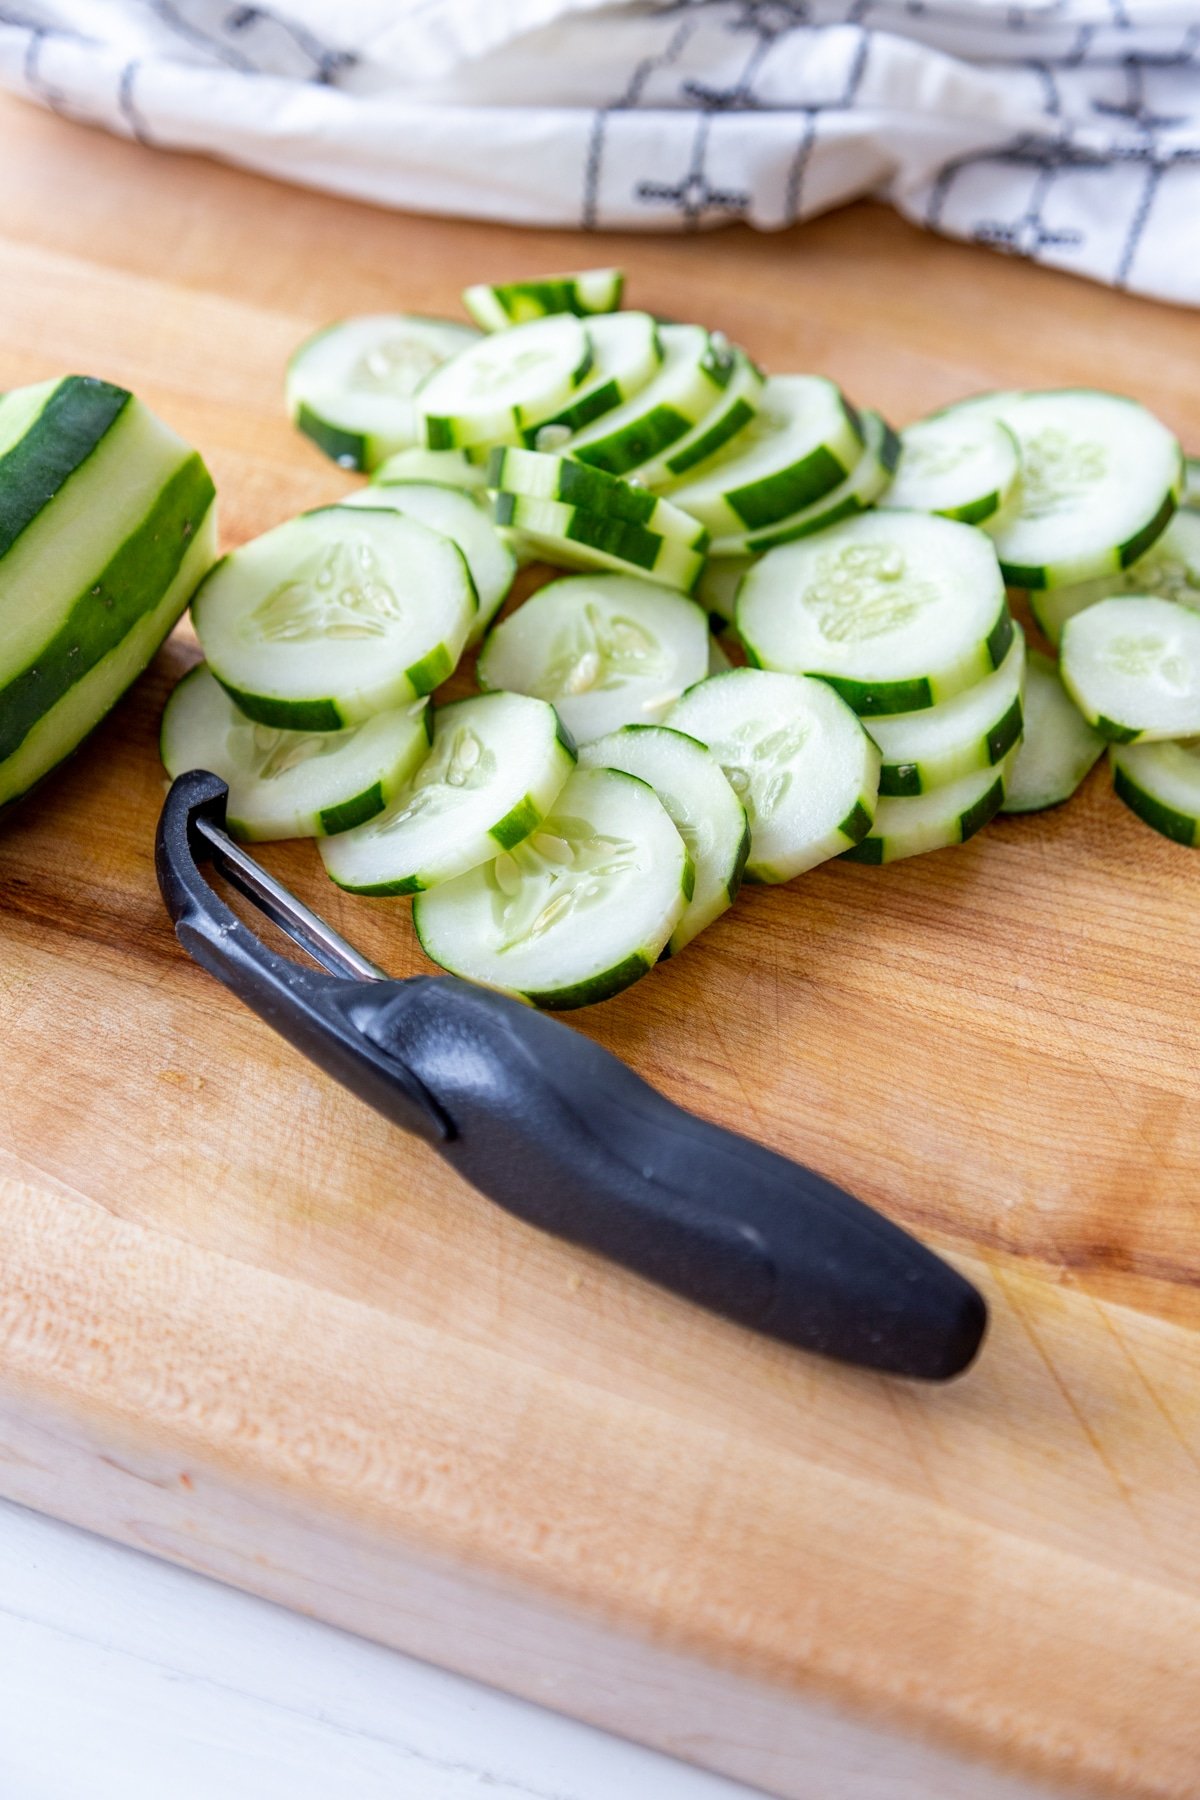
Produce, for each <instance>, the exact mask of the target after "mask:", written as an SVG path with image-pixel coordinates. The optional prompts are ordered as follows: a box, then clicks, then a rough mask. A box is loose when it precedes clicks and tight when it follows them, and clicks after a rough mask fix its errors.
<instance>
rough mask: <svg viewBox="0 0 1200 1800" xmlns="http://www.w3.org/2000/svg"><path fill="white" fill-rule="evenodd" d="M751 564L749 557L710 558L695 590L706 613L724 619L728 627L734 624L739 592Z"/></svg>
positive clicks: (698, 600)
mask: <svg viewBox="0 0 1200 1800" xmlns="http://www.w3.org/2000/svg"><path fill="white" fill-rule="evenodd" d="M750 563H751V558H750V557H748V556H730V557H723V558H718V557H714V556H709V558H708V560H707V561H706V562H705V565H704V571H703V573H702V575H701V576H700V579H699V581H698V582H697V583H696V586H695V588H694V589H693V594H694V597H695V599H696V601H697V603H698V604H699V605H700V606H702V607H703V608H704V610H705V612H707V613H713V614H715V615H716V617H717V618H719V619H724V620H725V623H726V624H727V625H732V624H733V615H734V609H735V603H736V601H737V591H738V588H739V587H740V586H741V584H742V577H743V576H744V575H745V573H746V570H747V569H748V568H749V567H750Z"/></svg>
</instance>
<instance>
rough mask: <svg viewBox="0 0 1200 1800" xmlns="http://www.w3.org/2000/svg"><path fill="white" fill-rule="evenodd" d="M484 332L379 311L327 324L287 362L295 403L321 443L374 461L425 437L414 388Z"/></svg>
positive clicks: (343, 460) (340, 456) (352, 459)
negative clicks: (415, 403) (414, 396)
mask: <svg viewBox="0 0 1200 1800" xmlns="http://www.w3.org/2000/svg"><path fill="white" fill-rule="evenodd" d="M478 339H479V333H478V332H477V331H476V330H475V327H474V326H473V325H459V324H456V323H455V322H454V321H453V320H452V319H426V318H422V317H420V316H419V315H416V314H412V313H372V314H369V315H368V316H367V317H365V318H359V319H341V320H339V321H338V323H337V324H336V325H327V326H326V327H325V329H324V331H318V332H317V333H316V334H315V335H314V336H313V337H310V338H306V339H305V341H304V343H302V344H301V346H300V348H299V349H298V350H297V351H296V352H295V354H294V355H293V356H292V359H291V361H290V362H289V363H288V367H287V381H286V387H285V393H286V398H287V408H288V412H289V414H290V415H291V417H292V419H293V420H294V421H295V423H296V424H297V425H298V426H299V427H300V430H301V431H303V432H304V434H305V435H306V436H307V437H310V438H311V439H312V441H313V443H314V444H316V445H317V446H318V447H319V448H320V449H322V450H323V451H324V452H325V454H326V456H331V457H332V458H333V460H334V462H336V463H340V464H341V465H342V467H343V468H344V469H374V468H375V467H377V465H378V464H379V463H381V462H383V461H384V459H385V458H386V457H389V456H391V455H392V453H393V451H396V450H402V449H403V448H404V447H405V446H406V445H409V444H416V443H419V442H420V438H421V434H422V422H421V418H420V415H419V414H418V412H417V409H416V407H415V405H414V404H413V398H412V396H413V395H414V394H415V392H416V390H417V388H418V387H420V385H421V383H422V382H423V381H424V380H425V379H426V377H427V376H429V375H431V374H432V373H433V371H434V370H435V369H437V368H440V366H441V365H442V363H444V362H446V361H448V359H449V358H450V357H452V356H457V355H458V352H459V351H460V350H462V349H464V348H465V347H466V346H467V345H468V344H473V343H476V342H477V341H478Z"/></svg>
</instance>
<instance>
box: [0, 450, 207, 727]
mask: <svg viewBox="0 0 1200 1800" xmlns="http://www.w3.org/2000/svg"><path fill="white" fill-rule="evenodd" d="M215 494H216V489H215V488H214V486H213V481H212V477H211V475H210V474H209V472H208V470H207V469H206V468H205V466H204V463H203V461H202V459H201V457H200V456H199V455H198V454H196V453H195V452H193V454H192V455H191V456H189V457H188V458H187V460H186V461H185V462H183V463H181V464H180V465H179V467H178V468H177V469H176V471H175V473H174V475H173V476H172V477H171V478H170V480H169V481H168V482H167V483H166V484H165V486H164V487H163V488H162V489H161V490H160V492H159V495H158V498H157V500H156V502H155V504H154V506H153V507H152V508H151V510H150V511H149V512H148V513H147V514H146V516H145V518H144V519H143V520H142V521H141V523H140V524H139V525H138V526H137V527H136V528H135V530H134V531H133V532H131V533H130V535H129V537H127V538H126V539H125V542H124V543H123V544H122V545H121V546H120V547H119V549H118V550H117V551H116V552H115V553H114V555H113V556H112V557H111V558H110V559H109V562H108V564H107V566H106V567H105V568H104V569H103V570H101V572H100V573H99V575H98V576H97V578H96V581H95V582H94V583H93V585H92V586H91V587H89V588H88V590H87V591H86V592H85V593H83V594H81V595H80V596H79V598H78V599H77V600H76V601H75V603H74V605H73V606H72V608H71V611H70V612H69V614H68V615H67V617H66V619H65V620H64V621H63V623H62V625H61V627H60V628H59V630H58V631H57V632H56V633H55V634H54V636H53V637H52V638H51V639H50V640H49V642H48V643H46V644H44V645H43V646H42V648H41V650H39V652H38V654H37V660H36V662H34V663H33V664H31V665H30V666H29V667H28V668H26V669H22V670H21V672H20V673H19V674H18V675H15V676H14V677H13V678H12V680H10V681H9V682H7V683H6V684H5V686H4V687H3V688H0V762H4V761H6V760H7V759H8V757H10V756H11V755H12V754H13V752H14V751H15V750H16V749H17V748H18V746H19V745H20V743H21V742H22V740H23V739H24V738H25V736H26V735H27V733H28V732H29V731H31V730H32V728H33V727H34V725H36V724H37V722H38V720H39V719H40V718H41V717H42V716H43V714H44V713H47V712H48V711H49V710H50V708H51V707H52V706H53V705H54V704H55V703H56V702H57V701H59V700H61V699H62V697H63V695H64V694H66V693H67V691H68V690H69V689H70V688H72V687H73V686H74V685H75V683H76V682H77V681H78V680H79V679H80V677H81V676H83V675H86V674H87V673H88V671H89V670H91V669H93V668H95V666H96V664H97V663H98V662H100V661H101V660H102V659H103V658H104V657H105V656H107V655H108V653H109V652H110V651H111V650H112V649H114V648H115V646H116V645H117V644H118V643H120V641H121V640H122V638H124V637H125V636H126V635H127V633H128V632H129V631H130V630H132V628H133V626H134V625H136V623H137V621H138V620H139V619H140V618H141V617H142V616H143V614H145V613H146V612H148V611H150V610H151V609H152V608H153V606H154V605H155V604H156V603H157V602H158V601H159V600H161V598H162V597H163V595H164V593H165V592H166V589H167V588H168V587H169V586H170V584H171V581H172V579H173V578H174V576H175V574H176V572H177V571H178V569H179V566H180V564H181V563H182V561H183V559H184V556H185V555H186V553H187V549H188V545H189V544H190V543H191V541H192V538H193V537H194V536H195V534H196V532H197V531H198V530H199V528H200V526H201V525H202V524H203V522H204V519H205V517H206V515H207V513H208V510H209V508H210V506H211V505H212V503H213V500H214V498H215ZM185 604H186V602H185ZM182 611H183V606H181V607H180V612H182Z"/></svg>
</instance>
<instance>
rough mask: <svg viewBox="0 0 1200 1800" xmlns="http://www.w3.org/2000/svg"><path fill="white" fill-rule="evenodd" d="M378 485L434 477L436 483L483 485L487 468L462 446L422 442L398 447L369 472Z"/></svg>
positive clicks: (455, 485) (382, 485)
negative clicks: (449, 447) (444, 446)
mask: <svg viewBox="0 0 1200 1800" xmlns="http://www.w3.org/2000/svg"><path fill="white" fill-rule="evenodd" d="M371 480H372V482H373V483H375V484H377V485H378V486H379V487H388V486H389V485H390V484H391V483H392V482H394V481H436V482H437V484H438V486H439V487H456V488H485V487H486V486H487V469H486V467H485V466H484V464H483V463H480V462H472V460H471V458H470V456H469V455H468V454H467V452H466V451H465V450H426V448H425V446H424V445H423V444H414V445H413V446H412V448H411V449H408V450H397V452H396V454H395V455H394V456H389V457H388V459H387V461H386V462H382V463H380V465H379V467H378V468H377V469H376V470H375V471H374V473H373V474H372V476H371Z"/></svg>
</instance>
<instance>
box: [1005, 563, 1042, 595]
mask: <svg viewBox="0 0 1200 1800" xmlns="http://www.w3.org/2000/svg"><path fill="white" fill-rule="evenodd" d="M1000 573H1001V574H1002V575H1003V577H1004V585H1005V587H1010V588H1044V587H1050V586H1051V583H1050V582H1048V581H1047V580H1046V570H1045V569H1044V568H1042V567H1041V565H1040V564H1039V563H1010V562H1005V561H1004V559H1003V558H1001V561H1000Z"/></svg>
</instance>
